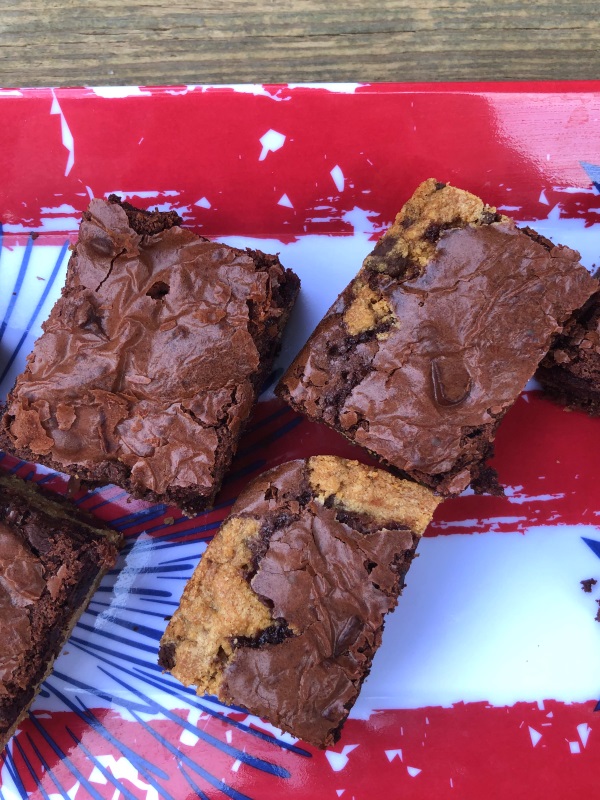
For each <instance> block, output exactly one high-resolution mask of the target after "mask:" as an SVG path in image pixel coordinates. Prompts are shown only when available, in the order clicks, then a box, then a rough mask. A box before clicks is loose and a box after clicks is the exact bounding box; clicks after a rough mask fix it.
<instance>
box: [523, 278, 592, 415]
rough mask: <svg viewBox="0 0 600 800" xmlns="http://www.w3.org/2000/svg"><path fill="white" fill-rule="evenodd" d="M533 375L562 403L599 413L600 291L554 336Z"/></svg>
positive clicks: (589, 412) (553, 397)
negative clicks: (548, 349)
mask: <svg viewBox="0 0 600 800" xmlns="http://www.w3.org/2000/svg"><path fill="white" fill-rule="evenodd" d="M536 377H537V379H538V380H539V381H540V383H541V384H542V387H543V388H544V390H545V391H546V393H547V394H548V395H549V396H550V397H551V398H552V399H554V400H556V401H557V402H558V403H560V404H561V405H564V406H567V407H568V408H577V409H580V410H581V411H585V412H586V413H587V414H589V415H590V416H592V417H597V416H600V290H599V291H598V292H596V294H594V295H593V296H592V297H591V298H590V300H589V301H588V302H587V303H586V304H585V306H584V307H583V308H582V309H580V310H579V311H578V312H576V313H575V314H574V315H573V317H572V318H571V319H570V320H569V322H568V323H567V324H566V325H565V328H564V330H563V332H562V333H561V334H559V335H558V336H557V337H556V339H555V341H554V343H553V345H552V348H551V349H550V351H549V353H548V354H547V355H546V357H545V358H544V360H543V361H542V363H541V364H540V366H539V369H538V371H537V373H536Z"/></svg>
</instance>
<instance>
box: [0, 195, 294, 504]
mask: <svg viewBox="0 0 600 800" xmlns="http://www.w3.org/2000/svg"><path fill="white" fill-rule="evenodd" d="M180 222H181V220H180V219H179V217H178V216H177V214H175V213H174V212H170V213H168V214H164V213H160V212H145V211H141V210H139V209H136V208H134V207H133V206H130V205H129V204H127V203H121V202H120V201H119V200H118V198H117V197H115V196H111V197H110V198H109V201H108V202H107V201H104V200H99V199H96V200H92V202H91V203H90V206H89V209H88V211H87V212H85V214H84V218H83V221H82V223H81V227H80V231H79V239H78V242H77V245H76V247H75V249H74V252H73V255H72V256H71V260H70V262H69V267H68V270H67V280H66V284H65V287H64V289H63V292H62V296H61V298H60V299H59V300H58V302H57V303H56V304H55V306H54V308H53V309H52V312H51V314H50V317H49V319H48V320H47V321H46V322H45V323H44V325H43V329H44V333H43V335H42V336H41V338H40V339H38V341H37V342H36V344H35V347H34V350H33V353H32V354H31V355H30V356H29V359H28V362H27V368H26V370H25V372H24V373H22V374H21V375H20V376H19V378H18V379H17V382H16V384H15V387H14V388H13V390H12V392H11V393H10V395H9V397H8V400H7V404H6V407H5V409H4V414H3V417H2V425H1V433H0V446H2V447H4V448H5V449H7V450H8V451H9V452H12V453H14V454H15V455H17V456H18V457H19V458H23V459H27V460H35V461H38V462H40V463H42V464H46V465H47V466H50V467H52V468H54V469H57V470H60V471H62V472H67V473H69V474H71V475H75V476H76V477H78V478H80V479H81V480H82V483H83V484H84V485H88V486H94V485H98V484H105V483H116V484H118V485H120V486H122V487H123V488H125V489H127V490H128V491H129V492H131V493H132V494H133V495H134V496H136V497H141V498H144V499H148V500H162V501H166V502H172V503H175V504H176V505H179V506H180V507H182V508H183V509H184V510H186V511H188V512H194V513H195V512H198V511H201V510H202V509H204V508H206V507H208V506H210V505H211V504H212V502H213V499H214V496H215V494H216V492H217V490H218V488H219V485H220V483H221V480H222V477H223V474H224V472H225V470H226V469H227V467H228V465H229V463H230V461H231V458H232V456H233V453H234V452H235V449H236V445H237V441H238V438H239V435H240V432H241V430H242V428H243V425H244V423H245V421H246V419H247V418H248V416H249V414H250V411H251V409H252V406H253V404H254V402H255V400H256V396H257V393H258V391H259V390H260V387H261V384H262V382H263V381H264V379H265V378H266V376H267V375H268V373H269V370H270V369H271V365H272V361H273V358H274V356H275V354H276V350H277V349H278V346H279V342H280V339H281V335H282V332H283V328H284V326H285V323H286V321H287V318H288V315H289V312H290V310H291V308H292V306H293V303H294V301H295V298H296V295H297V293H298V289H299V281H298V278H297V277H296V275H294V273H292V272H291V271H290V270H285V269H284V268H283V267H282V266H281V264H280V263H279V259H278V258H277V257H276V256H270V255H265V254H263V253H260V252H258V251H251V250H246V251H244V250H237V249H235V248H232V247H227V246H226V245H222V244H218V243H215V242H209V241H208V240H206V239H203V238H202V237H198V236H196V235H195V234H193V233H192V232H191V231H188V230H185V229H183V228H181V227H179V223H180Z"/></svg>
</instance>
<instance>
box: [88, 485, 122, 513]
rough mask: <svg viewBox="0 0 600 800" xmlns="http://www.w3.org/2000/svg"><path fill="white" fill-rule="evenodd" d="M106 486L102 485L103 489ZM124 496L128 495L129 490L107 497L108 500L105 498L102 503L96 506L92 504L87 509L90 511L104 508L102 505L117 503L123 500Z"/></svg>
mask: <svg viewBox="0 0 600 800" xmlns="http://www.w3.org/2000/svg"><path fill="white" fill-rule="evenodd" d="M106 488H107V487H106V486H103V487H102V490H104V489H106ZM123 497H127V492H118V493H117V494H115V495H113V496H112V497H107V498H106V500H103V501H102V502H101V503H98V504H97V505H95V506H90V507H89V508H88V509H87V510H88V511H96V509H98V508H102V506H107V505H110V503H115V502H116V501H117V500H121V499H122V498H123Z"/></svg>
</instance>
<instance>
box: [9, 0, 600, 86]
mask: <svg viewBox="0 0 600 800" xmlns="http://www.w3.org/2000/svg"><path fill="white" fill-rule="evenodd" d="M552 78H563V79H590V78H600V20H599V15H598V3H597V2H596V0H594V1H593V2H591V1H589V0H588V1H586V0H579V2H571V3H569V2H568V0H557V2H552V0H546V1H545V2H543V0H529V2H527V1H526V0H502V2H497V3H494V4H490V3H487V2H482V0H461V2H457V3H453V2H451V0H445V2H443V0H442V2H435V0H421V2H419V3H418V5H416V4H415V3H414V0H413V2H407V1H406V0H379V1H378V2H374V0H346V1H345V2H343V3H342V2H339V0H335V1H334V2H324V0H288V3H287V4H285V6H282V5H281V4H276V3H275V2H273V0H263V2H257V1H256V0H253V1H252V2H245V3H240V2H235V0H221V1H220V2H219V1H218V0H203V1H202V2H197V3H194V2H190V1H189V0H188V1H187V2H186V0H170V2H169V3H168V4H165V5H164V6H157V5H153V4H149V3H144V2H140V3H131V2H119V1H118V0H103V2H102V3H100V2H98V0H87V1H86V2H85V3H81V2H78V1H77V2H76V1H75V0H63V2H56V1H55V2H43V0H20V2H18V3H13V4H11V5H10V7H7V8H4V9H3V10H2V16H1V18H0V84H2V85H5V86H15V85H20V86H28V85H34V86H35V85H48V84H50V85H58V86H60V85H63V86H64V85H74V84H88V85H89V84H119V83H157V84H160V83H192V82H193V83H199V82H207V83H217V82H226V83H233V82H244V81H263V82H279V81H283V82H287V81H294V82H301V81H320V80H335V81H395V80H402V81H417V80H432V81H439V80H521V79H523V80H524V79H528V80H531V79H552Z"/></svg>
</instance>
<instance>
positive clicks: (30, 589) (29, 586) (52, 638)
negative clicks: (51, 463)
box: [0, 476, 121, 750]
mask: <svg viewBox="0 0 600 800" xmlns="http://www.w3.org/2000/svg"><path fill="white" fill-rule="evenodd" d="M120 542H121V537H120V535H119V534H117V533H116V532H115V531H113V530H110V529H109V528H105V527H103V526H102V524H101V523H100V522H99V521H97V520H95V519H94V518H93V517H91V516H89V515H87V514H84V513H82V512H81V511H79V510H78V509H77V508H76V507H74V506H73V505H71V504H70V503H68V502H67V501H65V500H63V499H62V498H59V497H57V496H54V498H52V497H50V496H49V495H48V494H46V493H42V492H41V491H40V490H39V489H36V487H35V486H34V485H33V484H31V483H25V482H24V481H21V480H19V479H18V478H14V477H8V476H2V477H0V629H1V630H2V648H1V650H0V750H1V749H2V748H3V747H4V745H5V744H6V742H7V741H8V740H9V738H10V737H11V736H12V734H13V732H14V730H15V728H16V727H17V725H18V724H19V722H20V720H21V719H22V718H23V717H24V716H25V714H26V713H27V709H28V708H29V706H30V704H31V703H32V701H33V699H34V697H35V695H36V694H37V692H38V690H39V687H40V684H41V683H42V681H43V680H44V679H45V677H46V676H47V675H48V673H49V672H50V670H51V668H52V663H53V662H54V659H55V657H56V656H57V655H58V653H59V652H60V649H61V647H62V645H63V644H64V642H65V640H66V638H67V637H68V635H69V633H70V631H71V629H72V628H73V626H74V625H75V623H76V621H77V619H78V617H79V615H80V614H81V613H82V611H83V610H84V608H85V607H86V605H87V603H88V600H89V599H90V597H91V595H92V594H93V592H94V591H95V589H96V587H97V586H98V584H99V582H100V580H101V578H102V576H103V574H104V573H105V572H106V570H108V569H110V568H111V567H113V566H114V564H115V561H116V559H117V554H118V546H119V544H120Z"/></svg>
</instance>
